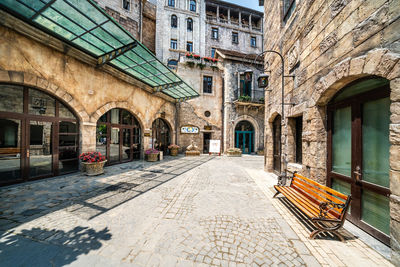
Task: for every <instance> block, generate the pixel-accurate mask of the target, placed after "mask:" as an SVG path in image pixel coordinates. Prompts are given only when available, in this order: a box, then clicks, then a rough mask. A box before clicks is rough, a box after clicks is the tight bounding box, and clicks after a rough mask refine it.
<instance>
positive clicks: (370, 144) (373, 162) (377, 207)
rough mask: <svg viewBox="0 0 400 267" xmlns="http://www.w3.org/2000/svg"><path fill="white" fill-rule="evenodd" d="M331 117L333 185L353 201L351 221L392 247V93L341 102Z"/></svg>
mask: <svg viewBox="0 0 400 267" xmlns="http://www.w3.org/2000/svg"><path fill="white" fill-rule="evenodd" d="M353 91H354V89H353ZM346 92H347V91H344V92H343V94H345V93H346ZM347 93H348V92H347ZM343 94H340V95H343ZM340 95H339V96H338V97H340ZM338 97H336V99H337V98H338ZM328 114H329V122H328V125H329V128H328V130H329V132H328V144H329V147H328V185H329V186H331V187H332V188H334V189H336V190H338V191H341V192H342V193H345V194H351V195H352V204H351V208H350V211H349V212H350V213H349V216H348V219H349V220H350V221H352V222H353V223H354V224H356V225H358V226H359V227H360V228H362V229H364V230H365V231H367V232H369V233H370V234H372V235H373V236H375V237H376V238H378V239H380V240H381V241H382V242H384V243H387V244H388V243H389V234H390V210H389V195H390V190H389V147H390V143H389V124H390V99H389V88H388V86H382V87H379V88H377V89H376V90H370V91H368V92H364V93H361V94H358V95H356V96H351V97H348V98H345V99H341V100H340V101H337V102H336V103H332V104H331V105H330V106H329V108H328Z"/></svg>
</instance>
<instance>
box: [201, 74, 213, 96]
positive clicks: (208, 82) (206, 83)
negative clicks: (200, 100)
mask: <svg viewBox="0 0 400 267" xmlns="http://www.w3.org/2000/svg"><path fill="white" fill-rule="evenodd" d="M212 93H213V76H208V75H203V94H212Z"/></svg>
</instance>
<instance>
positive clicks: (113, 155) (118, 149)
mask: <svg viewBox="0 0 400 267" xmlns="http://www.w3.org/2000/svg"><path fill="white" fill-rule="evenodd" d="M140 144H141V138H140V125H139V122H138V120H137V119H136V118H135V116H133V115H132V114H131V113H130V112H129V111H127V110H125V109H121V108H114V109H111V110H109V111H108V112H107V113H105V114H104V115H103V116H101V117H100V119H99V120H98V121H97V131H96V150H97V151H99V152H101V153H102V154H104V155H106V158H107V160H108V162H107V164H116V163H122V162H127V161H131V160H134V159H140V149H141V145H140Z"/></svg>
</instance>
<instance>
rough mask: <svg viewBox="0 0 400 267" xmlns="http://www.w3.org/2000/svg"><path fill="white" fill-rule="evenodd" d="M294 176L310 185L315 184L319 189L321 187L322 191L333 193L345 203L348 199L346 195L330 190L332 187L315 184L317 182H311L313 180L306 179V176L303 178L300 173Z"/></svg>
mask: <svg viewBox="0 0 400 267" xmlns="http://www.w3.org/2000/svg"><path fill="white" fill-rule="evenodd" d="M294 176H295V177H298V178H300V179H303V180H305V181H307V182H308V183H310V184H313V185H315V186H317V187H319V188H321V189H323V190H325V191H327V192H329V193H331V194H332V195H334V196H338V197H340V198H341V199H343V200H344V201H346V200H347V198H348V197H347V196H346V195H344V194H342V193H340V192H338V191H336V190H334V189H332V188H330V187H327V186H324V185H321V184H319V183H317V182H315V181H313V180H311V179H308V178H306V177H304V176H301V175H300V174H298V173H295V174H294Z"/></svg>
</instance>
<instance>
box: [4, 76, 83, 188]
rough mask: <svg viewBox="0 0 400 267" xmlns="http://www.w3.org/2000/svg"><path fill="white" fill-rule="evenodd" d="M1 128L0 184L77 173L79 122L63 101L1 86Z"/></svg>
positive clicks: (22, 88) (13, 87) (13, 86)
mask: <svg viewBox="0 0 400 267" xmlns="http://www.w3.org/2000/svg"><path fill="white" fill-rule="evenodd" d="M0 126H1V127H0V159H1V160H0V162H1V164H0V185H4V184H11V183H16V182H23V181H28V180H34V179H41V178H46V177H50V176H55V175H59V174H66V173H70V172H74V171H77V170H78V168H79V162H78V151H79V122H78V118H77V116H76V114H75V112H73V111H72V109H70V108H69V107H68V106H67V104H65V103H63V102H62V101H61V100H59V99H57V98H55V97H53V96H51V95H49V94H47V93H45V92H43V91H41V90H38V89H35V88H31V87H27V86H22V85H13V84H1V85H0Z"/></svg>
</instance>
